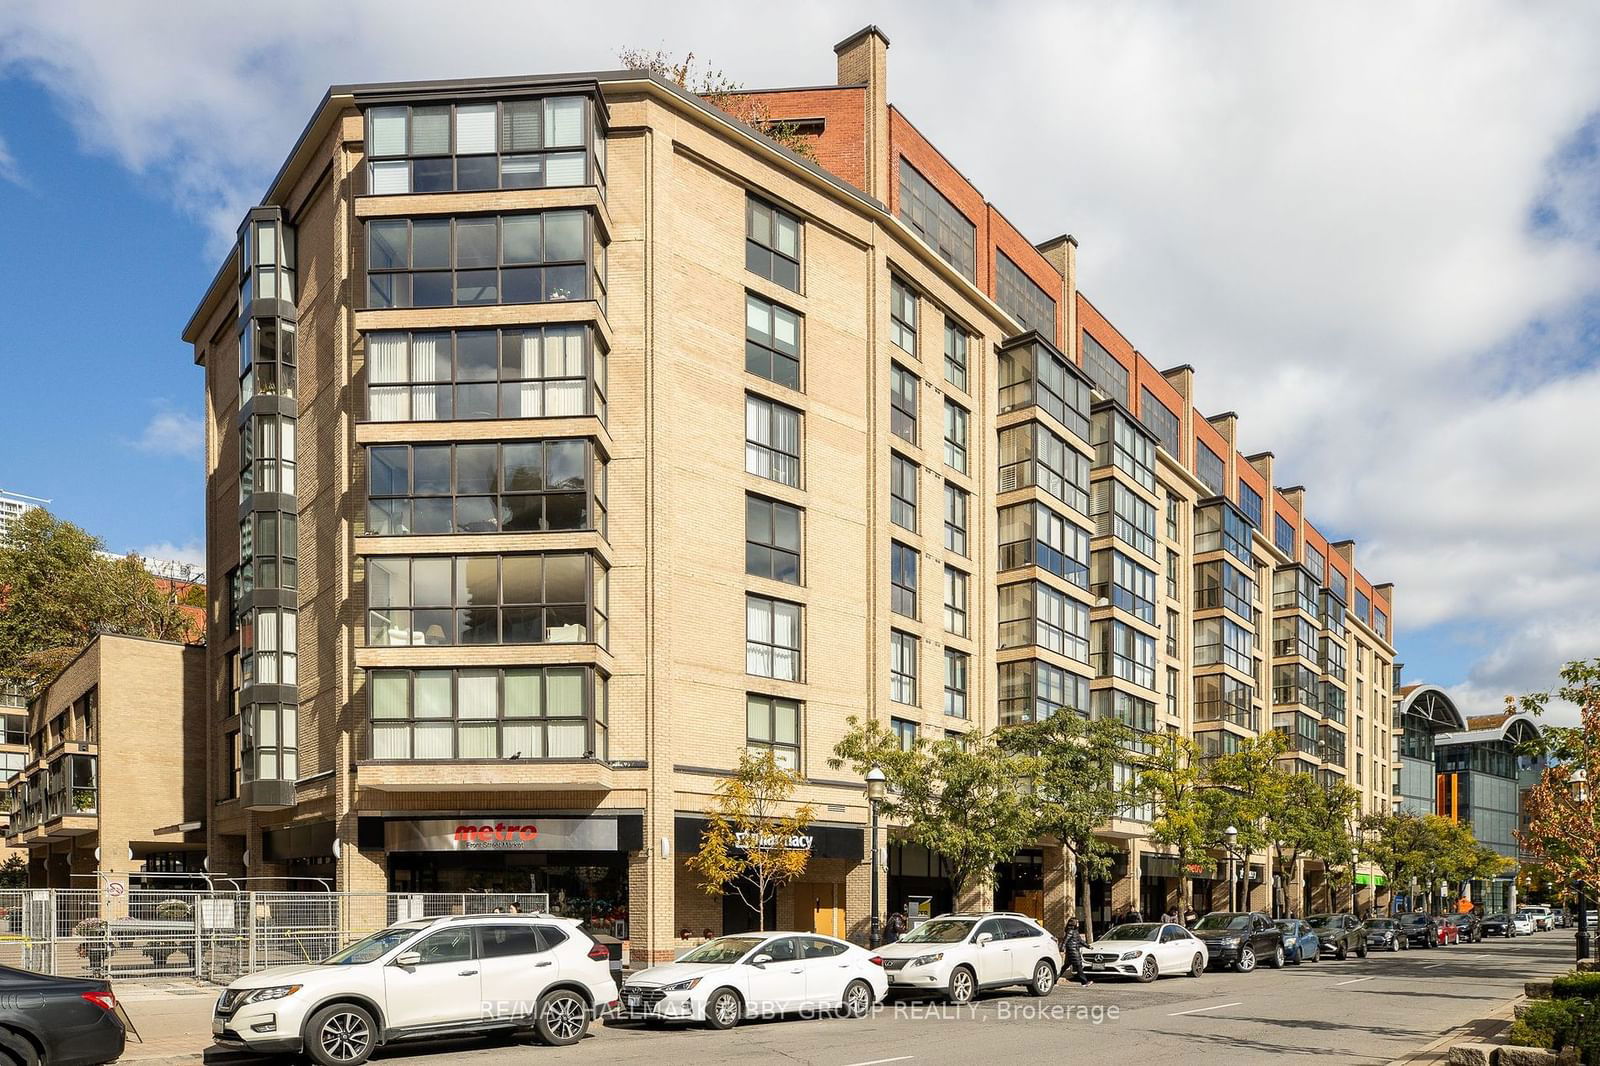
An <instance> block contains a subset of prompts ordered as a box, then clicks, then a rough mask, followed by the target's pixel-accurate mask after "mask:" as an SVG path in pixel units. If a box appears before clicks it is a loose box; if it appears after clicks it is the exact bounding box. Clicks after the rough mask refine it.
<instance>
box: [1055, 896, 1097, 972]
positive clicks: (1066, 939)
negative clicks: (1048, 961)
mask: <svg viewBox="0 0 1600 1066" xmlns="http://www.w3.org/2000/svg"><path fill="white" fill-rule="evenodd" d="M1061 950H1063V951H1065V952H1066V953H1067V965H1068V966H1071V967H1072V976H1073V978H1074V980H1076V981H1077V982H1078V983H1079V984H1080V985H1083V986H1084V987H1085V988H1087V987H1088V986H1090V985H1092V984H1094V982H1093V981H1091V980H1089V976H1088V975H1087V974H1086V973H1084V972H1083V931H1082V930H1081V929H1079V928H1078V919H1077V917H1076V916H1074V915H1070V914H1069V915H1067V928H1066V933H1065V935H1063V936H1062V938H1061Z"/></svg>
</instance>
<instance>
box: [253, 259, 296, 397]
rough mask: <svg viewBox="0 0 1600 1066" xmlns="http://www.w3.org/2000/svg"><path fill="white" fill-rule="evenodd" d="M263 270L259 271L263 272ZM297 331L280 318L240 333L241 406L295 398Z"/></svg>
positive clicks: (259, 320)
mask: <svg viewBox="0 0 1600 1066" xmlns="http://www.w3.org/2000/svg"><path fill="white" fill-rule="evenodd" d="M261 269H262V268H259V267H258V268H257V270H258V271H261ZM297 337H298V333H297V332H296V327H295V324H294V323H293V322H285V321H284V320H282V319H279V318H250V319H248V320H247V321H246V323H245V325H244V326H242V327H241V328H240V331H239V404H240V406H241V407H242V406H243V405H245V404H247V403H249V402H250V400H251V398H252V397H255V396H258V395H259V396H293V395H294V389H295V376H296V370H295V365H296V362H297V360H298V353H297Z"/></svg>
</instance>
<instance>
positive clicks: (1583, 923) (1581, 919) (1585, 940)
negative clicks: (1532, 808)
mask: <svg viewBox="0 0 1600 1066" xmlns="http://www.w3.org/2000/svg"><path fill="white" fill-rule="evenodd" d="M1569 787H1571V789H1572V798H1573V799H1575V800H1577V801H1578V802H1579V803H1580V804H1581V803H1583V802H1584V800H1585V798H1586V797H1587V792H1588V787H1589V782H1588V779H1587V777H1586V775H1585V774H1584V772H1583V771H1582V770H1579V771H1578V772H1577V773H1575V774H1573V775H1572V780H1571V782H1570V786H1569ZM1583 889H1584V884H1583V882H1582V881H1579V882H1578V937H1577V948H1578V960H1579V961H1580V962H1581V961H1583V960H1584V959H1587V958H1588V957H1589V954H1590V947H1591V941H1590V939H1589V904H1588V902H1587V901H1586V900H1585V899H1584V897H1583Z"/></svg>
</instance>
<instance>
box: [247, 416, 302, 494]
mask: <svg viewBox="0 0 1600 1066" xmlns="http://www.w3.org/2000/svg"><path fill="white" fill-rule="evenodd" d="M296 428H297V423H296V421H295V418H294V416H293V415H279V414H258V415H251V416H250V424H249V427H248V428H247V429H244V430H242V431H241V432H240V434H239V502H240V503H243V502H244V501H245V500H246V499H248V498H249V497H250V496H251V495H252V494H254V493H257V492H281V493H284V494H285V495H289V496H292V495H294V492H295V433H296Z"/></svg>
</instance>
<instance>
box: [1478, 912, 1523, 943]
mask: <svg viewBox="0 0 1600 1066" xmlns="http://www.w3.org/2000/svg"><path fill="white" fill-rule="evenodd" d="M1516 935H1517V927H1516V925H1515V923H1513V922H1512V921H1511V915H1509V914H1491V915H1489V917H1487V918H1485V919H1484V920H1483V923H1482V924H1481V925H1480V926H1479V927H1478V937H1479V939H1482V938H1483V937H1486V936H1504V937H1513V936H1516Z"/></svg>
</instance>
